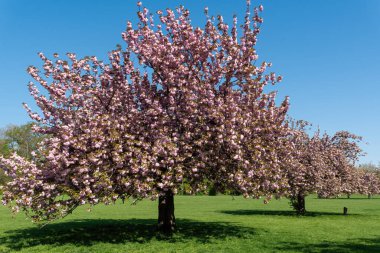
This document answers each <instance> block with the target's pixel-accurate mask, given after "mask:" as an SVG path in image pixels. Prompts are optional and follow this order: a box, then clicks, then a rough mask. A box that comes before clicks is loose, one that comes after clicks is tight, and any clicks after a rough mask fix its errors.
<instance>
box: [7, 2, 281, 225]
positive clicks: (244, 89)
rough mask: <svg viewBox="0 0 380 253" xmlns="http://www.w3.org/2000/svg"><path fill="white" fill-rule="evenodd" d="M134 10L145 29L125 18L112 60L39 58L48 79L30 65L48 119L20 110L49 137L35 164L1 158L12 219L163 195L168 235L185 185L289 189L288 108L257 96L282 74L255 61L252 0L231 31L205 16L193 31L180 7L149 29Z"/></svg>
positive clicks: (256, 21)
mask: <svg viewBox="0 0 380 253" xmlns="http://www.w3.org/2000/svg"><path fill="white" fill-rule="evenodd" d="M138 5H139V8H140V11H139V12H138V17H139V19H140V23H139V24H138V25H137V27H135V28H133V26H132V24H131V23H130V22H128V25H127V30H126V31H125V32H124V33H123V39H124V40H125V42H126V44H127V49H126V50H124V51H123V50H122V49H121V48H118V49H117V50H114V51H112V52H110V54H109V61H110V63H109V64H105V63H103V62H101V61H99V60H98V59H97V58H96V57H85V58H83V59H77V58H76V56H75V54H68V58H69V60H67V61H66V60H62V59H59V58H58V55H55V57H56V59H55V60H50V59H48V58H46V57H45V56H44V55H43V54H42V53H41V54H40V57H41V59H42V60H43V62H44V64H43V69H44V73H41V72H40V71H39V70H38V69H37V68H36V67H33V66H32V67H30V68H29V69H28V72H29V73H30V74H31V76H32V77H33V78H34V79H35V81H36V82H37V83H39V87H42V88H43V89H44V90H46V94H47V96H45V95H41V93H40V92H39V90H38V87H37V86H36V85H35V84H33V83H30V85H29V89H30V93H31V95H32V96H33V97H34V99H35V100H36V102H37V105H38V106H39V108H40V109H41V111H42V113H43V115H39V114H37V113H34V112H32V110H31V109H30V108H29V107H28V106H27V105H25V108H26V109H27V111H28V112H29V115H30V117H31V118H32V119H34V120H35V121H37V122H38V123H39V125H38V126H37V127H36V128H35V131H36V133H39V134H48V137H47V138H45V139H44V140H43V141H42V142H41V145H40V146H39V149H38V152H36V153H34V154H33V159H32V160H28V159H24V158H23V157H21V156H19V155H13V156H12V157H11V158H10V159H4V158H2V159H1V164H2V166H4V167H6V168H7V171H8V174H9V176H10V177H11V179H12V181H11V182H10V183H8V184H7V185H6V187H5V189H4V195H3V203H4V204H7V205H10V206H11V207H12V209H13V210H14V211H18V210H20V209H21V210H23V211H25V212H26V213H27V214H28V215H29V216H31V217H32V218H33V220H34V221H46V220H53V219H56V218H59V217H63V216H65V215H67V214H69V213H71V212H72V210H73V209H75V208H76V207H77V206H79V205H83V204H90V205H95V204H98V203H100V202H103V203H106V204H110V203H113V202H115V201H116V200H117V199H118V198H122V199H124V198H128V197H132V198H135V199H142V198H152V199H156V198H158V200H159V201H158V202H159V207H158V209H159V210H158V211H159V215H158V216H159V217H158V225H159V226H158V227H159V229H160V230H161V231H164V232H170V231H172V230H173V229H174V227H175V216H174V198H173V196H174V195H175V194H176V193H177V191H178V189H180V188H181V185H182V182H184V181H186V182H187V183H188V184H189V185H190V188H191V191H192V192H193V193H194V192H199V191H202V190H204V189H205V187H206V183H212V184H214V185H215V187H217V188H218V189H223V188H226V189H234V190H236V191H238V192H241V193H242V194H244V196H246V197H249V196H252V197H258V196H262V195H266V196H270V195H271V194H273V193H277V192H279V191H280V190H281V189H283V188H284V184H286V180H285V179H284V178H282V177H281V168H282V166H281V164H280V160H281V159H280V156H284V155H285V156H286V153H287V152H288V150H289V149H287V148H286V145H287V144H286V143H287V141H286V138H287V136H288V134H289V131H288V128H287V126H286V125H284V124H283V122H284V119H285V115H286V112H287V109H288V100H287V99H286V100H285V101H284V102H283V103H282V104H281V105H280V106H277V105H276V104H275V96H276V93H269V94H265V93H264V92H263V89H264V87H265V86H266V85H267V84H275V83H277V82H278V81H281V77H280V76H279V77H277V76H276V75H275V74H274V73H268V74H266V70H267V68H268V67H270V65H271V64H269V63H266V62H263V63H262V64H260V65H255V62H256V61H257V59H258V55H257V53H256V50H255V48H254V47H255V45H256V42H257V35H258V33H259V31H260V24H261V23H262V18H261V17H260V16H259V12H260V11H262V9H263V8H262V7H261V6H260V7H259V8H255V9H254V15H252V16H251V15H250V12H249V11H250V10H249V9H250V5H249V1H248V6H247V11H246V15H245V19H244V23H243V25H242V26H241V27H242V30H241V32H238V30H239V27H238V25H237V19H236V17H234V21H233V25H232V26H231V27H229V26H228V25H227V24H226V23H225V22H224V21H223V18H222V17H221V16H218V17H217V19H216V21H215V20H214V18H213V17H209V16H208V14H207V9H206V10H205V12H206V16H207V21H206V25H205V27H204V28H199V27H193V26H192V25H191V21H190V13H189V11H188V10H186V9H185V8H184V7H179V8H177V9H176V10H175V11H173V10H170V9H167V10H166V13H165V14H164V13H163V12H162V11H158V12H157V15H158V19H159V21H160V22H159V24H155V23H154V22H153V15H152V14H150V13H149V11H148V9H146V8H142V7H140V6H141V3H138ZM141 8H142V9H141ZM134 59H137V60H138V62H139V64H136V62H135V61H134ZM148 69H149V70H148ZM44 94H45V92H44ZM283 160H286V159H283Z"/></svg>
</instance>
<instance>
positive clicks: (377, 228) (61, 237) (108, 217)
mask: <svg viewBox="0 0 380 253" xmlns="http://www.w3.org/2000/svg"><path fill="white" fill-rule="evenodd" d="M175 202H176V217H177V224H178V232H177V233H176V234H175V235H174V236H173V237H171V238H165V237H162V236H159V235H157V234H156V233H155V232H154V228H155V224H156V216H157V212H156V210H157V203H156V202H151V201H148V200H144V201H142V202H139V203H138V204H137V205H130V204H124V205H123V204H121V203H117V204H116V205H113V206H102V205H99V206H96V207H95V208H94V209H93V210H92V211H91V212H87V211H86V207H81V208H79V209H78V210H76V211H75V212H74V214H73V215H71V216H69V217H67V218H65V219H64V220H61V221H59V222H55V223H52V224H50V225H47V226H46V227H44V228H43V229H38V228H37V227H36V226H35V225H33V224H31V223H30V221H28V220H25V217H24V216H23V215H22V214H19V215H17V216H16V217H15V218H11V216H10V213H9V210H8V209H7V208H5V207H3V206H1V207H0V252H8V251H9V252H13V251H20V252H102V253H105V252H380V199H376V198H375V199H370V200H368V199H366V198H365V197H360V196H354V197H353V198H351V199H316V198H315V197H314V196H311V197H309V198H308V199H307V202H306V204H307V210H308V211H309V214H308V215H307V216H305V217H297V216H294V214H293V212H292V211H291V209H290V208H289V205H288V201H287V200H286V199H282V200H274V201H272V202H270V203H269V204H267V205H264V204H263V203H262V201H261V200H246V199H243V198H241V197H235V199H234V200H233V199H232V197H230V196H217V197H208V196H177V197H176V199H175ZM344 206H346V207H348V212H349V215H348V216H343V215H341V213H342V212H343V207H344Z"/></svg>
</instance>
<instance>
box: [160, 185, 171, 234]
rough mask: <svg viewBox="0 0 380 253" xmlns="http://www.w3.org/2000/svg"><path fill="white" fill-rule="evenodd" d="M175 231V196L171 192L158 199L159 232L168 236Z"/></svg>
mask: <svg viewBox="0 0 380 253" xmlns="http://www.w3.org/2000/svg"><path fill="white" fill-rule="evenodd" d="M174 230H175V216H174V194H173V192H172V191H171V190H169V191H166V192H164V194H163V195H161V196H160V197H159V198H158V231H160V232H162V233H165V234H168V233H172V232H173V231H174Z"/></svg>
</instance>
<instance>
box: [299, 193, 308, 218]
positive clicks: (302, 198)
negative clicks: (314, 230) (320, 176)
mask: <svg viewBox="0 0 380 253" xmlns="http://www.w3.org/2000/svg"><path fill="white" fill-rule="evenodd" d="M297 202H298V210H297V213H298V214H301V215H303V214H305V213H306V207H305V196H304V195H303V194H298V196H297Z"/></svg>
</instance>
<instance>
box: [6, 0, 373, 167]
mask: <svg viewBox="0 0 380 253" xmlns="http://www.w3.org/2000/svg"><path fill="white" fill-rule="evenodd" d="M252 2H253V4H254V5H258V4H260V3H262V4H263V5H264V8H265V10H264V13H263V17H264V24H263V26H262V33H261V36H260V37H259V44H258V53H259V55H260V59H261V60H266V61H271V62H273V70H275V71H276V72H277V73H278V74H281V75H283V77H284V81H283V82H282V83H281V84H280V85H279V86H278V87H277V89H278V90H279V95H280V96H284V95H289V96H290V98H291V109H290V115H291V116H292V117H294V118H296V119H305V120H308V121H310V122H312V123H314V125H318V126H319V127H320V128H321V129H322V130H326V131H327V132H328V133H333V132H335V131H338V130H348V131H351V132H353V133H356V134H358V135H361V136H363V137H364V138H365V141H366V142H368V145H363V149H364V150H365V151H366V152H367V156H366V157H365V158H363V159H361V162H371V161H372V162H374V163H376V164H377V163H378V162H379V161H380V134H379V126H380V87H379V86H380V49H379V47H380V1H378V0H334V1H331V0H314V1H304V0H297V1H296V0H290V1H273V0H272V1H269V0H262V1H258V0H253V1H252ZM135 3H136V1H126V0H119V1H96V0H81V1H75V0H59V1H51V0H39V1H30V0H0V59H1V61H0V127H4V126H6V125H8V124H22V123H25V122H27V121H28V120H29V119H28V116H27V114H26V112H25V111H24V110H23V108H22V106H21V103H22V102H27V103H28V104H30V105H31V106H32V107H34V108H35V106H34V104H33V101H32V99H31V98H30V96H29V94H28V90H27V86H26V85H27V83H28V81H30V78H29V76H28V75H27V73H26V71H25V70H26V68H27V66H29V65H36V66H39V65H40V60H39V58H38V56H37V52H39V51H42V52H44V53H45V54H46V55H47V56H50V55H51V54H52V53H54V52H57V53H59V54H60V55H64V54H65V53H66V52H75V53H77V54H78V55H79V56H85V55H96V56H97V57H98V58H100V59H106V57H107V52H108V51H109V50H112V49H114V48H115V45H116V44H121V45H124V44H123V41H122V40H121V32H122V31H124V29H125V24H126V21H127V20H132V21H133V22H135V21H136V15H135V13H136V11H137V7H136V4H135ZM143 4H144V6H146V7H148V8H149V9H150V10H151V11H156V10H157V9H165V8H166V7H175V6H177V5H179V4H183V5H184V6H185V7H187V8H189V9H190V11H191V13H192V19H193V22H194V24H196V25H202V24H203V22H204V20H205V18H204V16H203V8H204V7H205V6H208V7H209V10H210V14H222V15H223V16H224V18H225V20H226V21H231V19H232V15H233V14H235V13H236V14H237V15H238V17H240V19H239V20H240V21H241V20H242V18H241V17H242V15H243V13H244V10H245V1H244V0H240V1H231V0H218V1H216V0H209V1H205V0H203V1H200V0H187V1H153V0H150V1H143Z"/></svg>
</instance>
